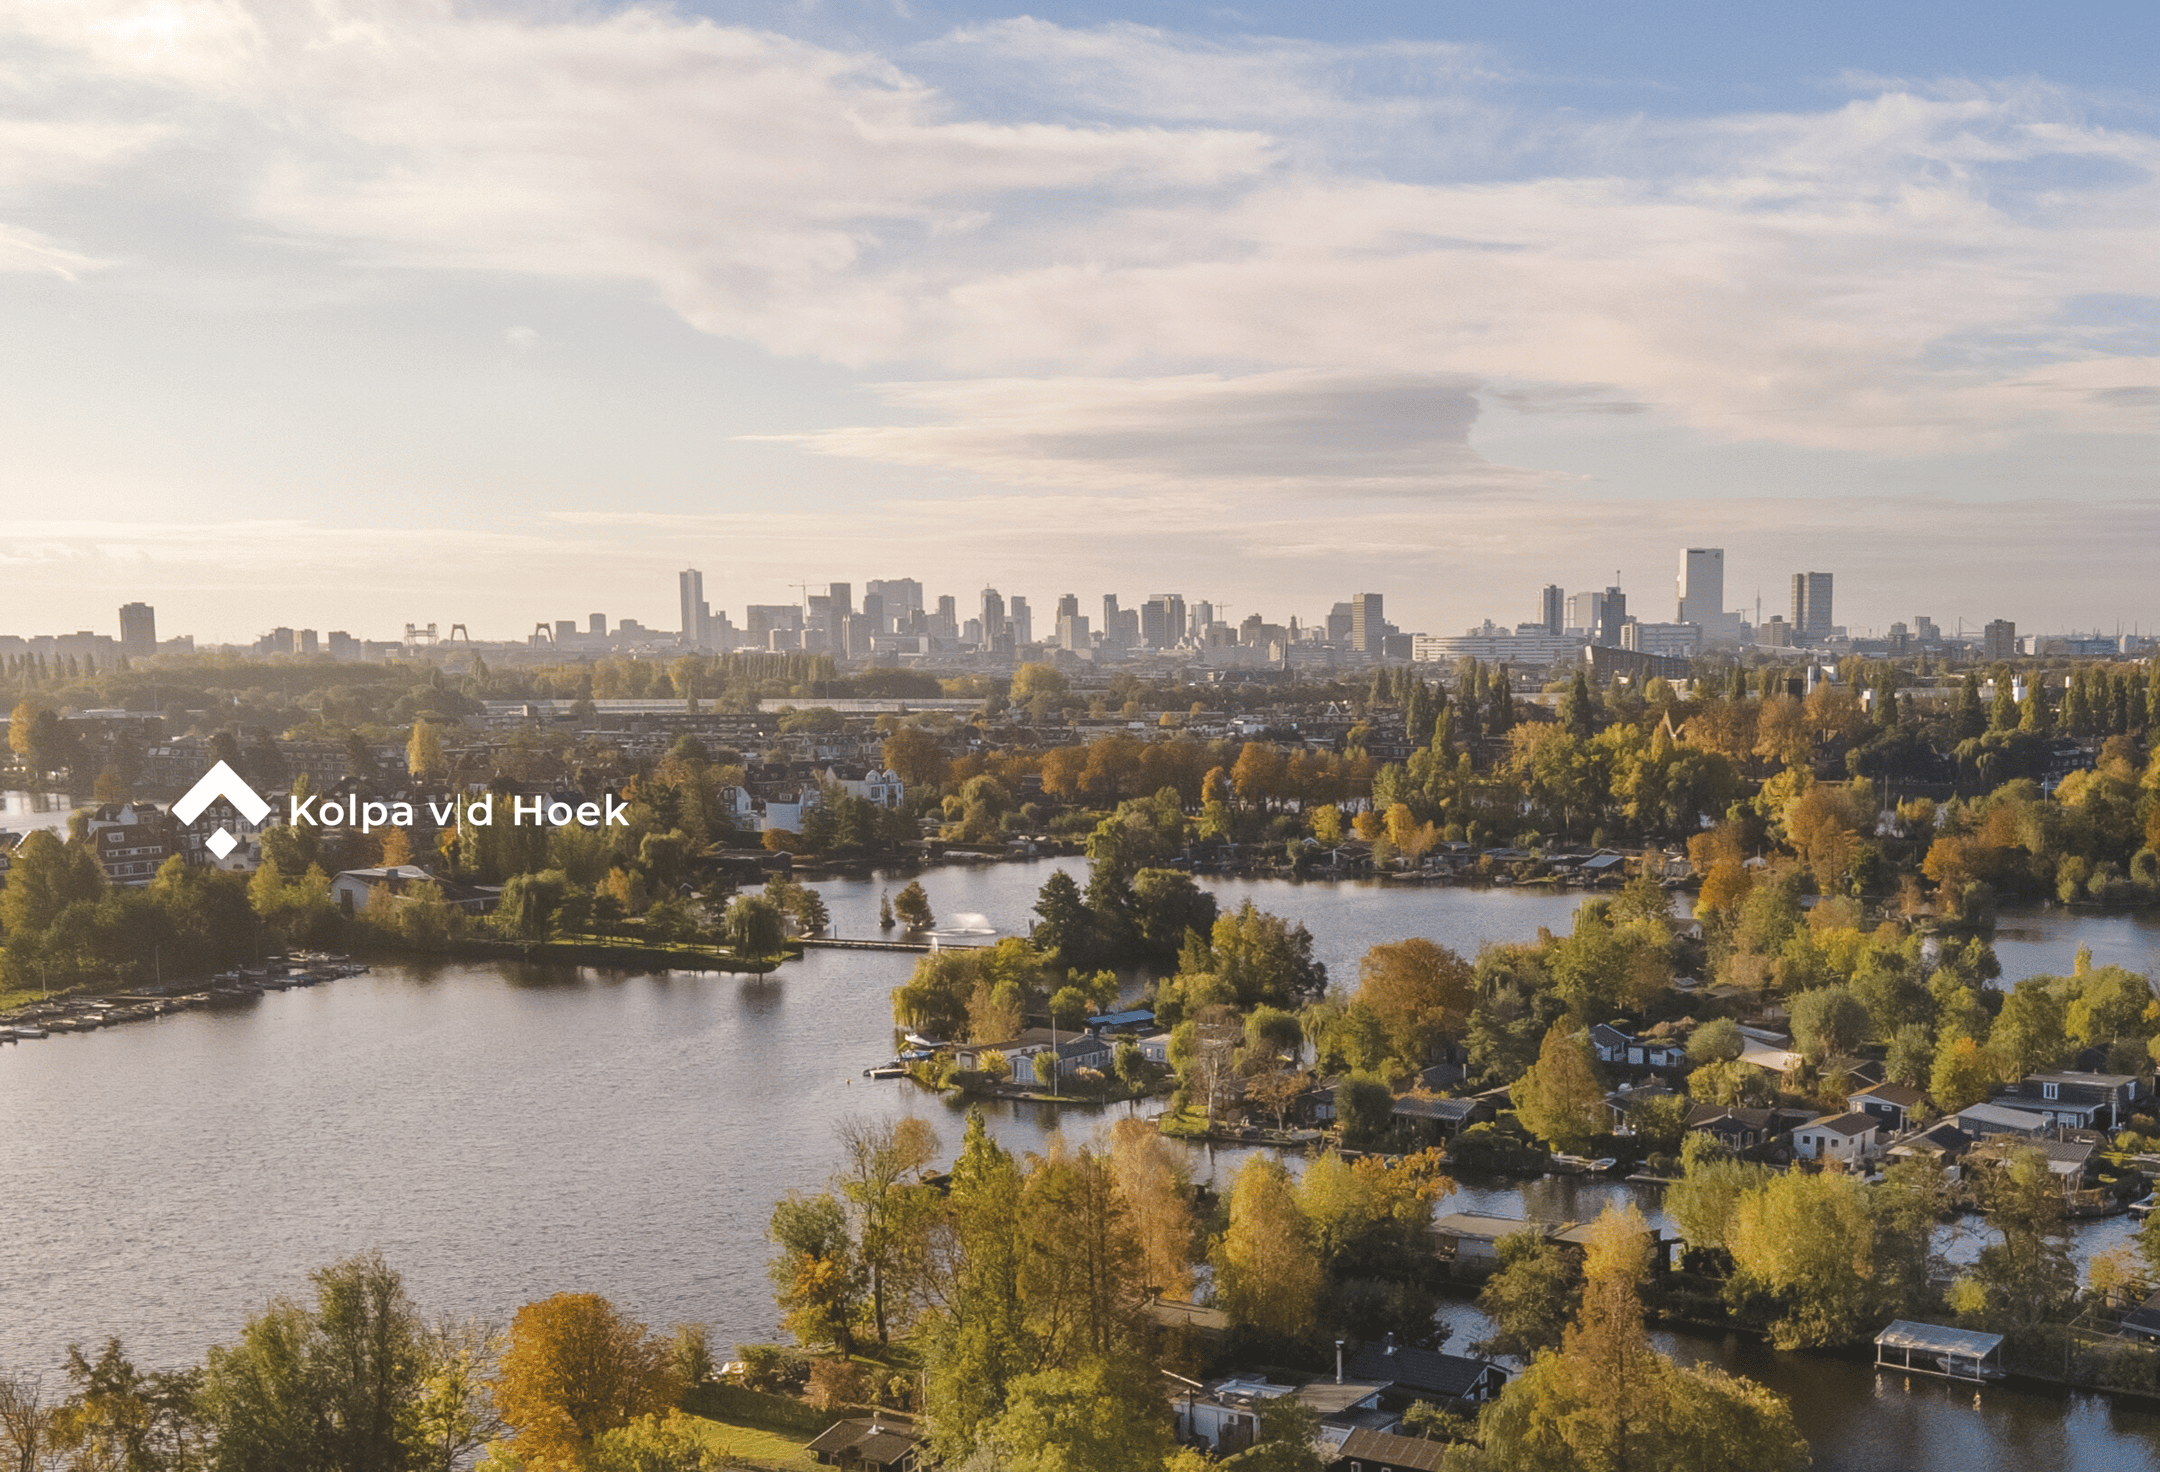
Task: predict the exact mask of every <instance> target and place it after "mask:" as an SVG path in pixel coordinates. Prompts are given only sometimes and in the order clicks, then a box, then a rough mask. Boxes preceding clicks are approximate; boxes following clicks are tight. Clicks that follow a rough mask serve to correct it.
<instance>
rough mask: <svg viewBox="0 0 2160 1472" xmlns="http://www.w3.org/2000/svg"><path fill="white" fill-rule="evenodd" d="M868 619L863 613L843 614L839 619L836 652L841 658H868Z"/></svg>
mask: <svg viewBox="0 0 2160 1472" xmlns="http://www.w3.org/2000/svg"><path fill="white" fill-rule="evenodd" d="M872 632H873V631H872V629H871V627H870V619H869V617H868V616H867V615H865V614H860V613H850V614H843V615H842V616H841V619H840V645H839V649H838V653H839V654H840V656H841V658H843V659H868V658H869V657H870V653H871V650H872V648H873V647H874V646H873V645H872V644H871V643H870V636H871V633H872Z"/></svg>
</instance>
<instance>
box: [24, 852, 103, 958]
mask: <svg viewBox="0 0 2160 1472" xmlns="http://www.w3.org/2000/svg"><path fill="white" fill-rule="evenodd" d="M10 858H11V860H12V862H11V864H10V866H9V869H8V882H7V887H6V888H5V889H0V930H5V931H6V932H7V933H8V934H9V935H10V936H18V935H21V936H32V935H39V934H42V933H43V932H44V931H46V930H48V929H50V928H51V926H52V925H53V923H54V922H55V921H56V920H58V919H59V918H60V914H61V912H62V911H63V910H65V909H67V907H68V906H70V905H73V904H78V903H83V902H89V903H95V902H96V901H97V899H98V896H99V895H101V894H103V893H104V890H105V871H104V870H103V869H102V868H100V867H99V866H98V861H97V855H96V854H94V853H92V852H91V851H90V849H89V848H88V847H86V846H84V845H82V844H75V843H68V842H65V841H64V840H62V839H61V838H60V836H59V835H58V834H55V833H53V832H51V831H50V830H49V829H44V828H39V829H34V830H33V831H31V832H30V833H29V834H27V835H26V836H25V837H24V838H23V841H22V842H21V843H20V844H17V845H16V847H15V852H14V853H13V854H12V855H11V856H10Z"/></svg>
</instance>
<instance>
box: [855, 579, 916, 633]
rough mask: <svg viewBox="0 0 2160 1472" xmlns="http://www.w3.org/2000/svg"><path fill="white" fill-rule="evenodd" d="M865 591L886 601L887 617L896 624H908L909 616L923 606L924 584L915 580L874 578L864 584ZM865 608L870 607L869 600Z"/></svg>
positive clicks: (865, 601) (865, 600) (866, 600)
mask: <svg viewBox="0 0 2160 1472" xmlns="http://www.w3.org/2000/svg"><path fill="white" fill-rule="evenodd" d="M863 591H864V592H866V593H875V594H877V596H878V597H880V598H882V599H884V600H885V616H886V617H887V618H889V619H891V620H892V621H893V622H894V623H895V624H902V623H906V622H907V616H908V615H909V614H911V613H913V612H914V611H915V610H916V609H918V608H921V607H922V606H923V601H922V584H921V583H919V582H917V581H915V579H913V578H872V579H871V580H870V581H869V582H867V583H865V584H863ZM863 606H864V607H865V608H868V607H869V606H870V600H869V599H868V598H865V599H864V600H863Z"/></svg>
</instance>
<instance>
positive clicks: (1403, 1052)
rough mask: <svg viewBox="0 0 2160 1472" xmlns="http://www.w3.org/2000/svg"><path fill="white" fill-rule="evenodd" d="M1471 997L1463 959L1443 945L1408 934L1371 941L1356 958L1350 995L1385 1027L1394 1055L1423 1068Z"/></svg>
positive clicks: (1462, 1018) (1471, 980) (1455, 1027)
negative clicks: (1400, 938) (1388, 940)
mask: <svg viewBox="0 0 2160 1472" xmlns="http://www.w3.org/2000/svg"><path fill="white" fill-rule="evenodd" d="M1476 999H1477V984H1476V974H1475V972H1474V971H1473V969H1472V968H1471V965H1470V963H1469V962H1467V961H1465V960H1464V959H1463V958H1462V957H1460V956H1458V955H1456V954H1455V952H1453V951H1451V950H1449V949H1448V948H1447V947H1445V946H1441V945H1435V944H1434V943H1433V942H1432V941H1429V940H1424V939H1419V938H1413V939H1410V940H1403V941H1395V942H1393V943H1388V944H1381V945H1376V946H1374V947H1373V948H1372V949H1370V950H1368V951H1367V952H1366V953H1365V957H1364V959H1363V960H1361V961H1360V962H1359V963H1358V989H1357V995H1356V1000H1357V1001H1359V1002H1362V1003H1364V1004H1365V1005H1366V1006H1367V1007H1369V1008H1371V1009H1372V1011H1373V1014H1374V1015H1375V1016H1377V1017H1378V1018H1379V1019H1380V1024H1381V1026H1383V1027H1385V1028H1386V1029H1387V1034H1388V1041H1389V1043H1390V1045H1391V1046H1392V1047H1393V1049H1394V1052H1395V1056H1396V1057H1397V1058H1400V1059H1401V1060H1402V1061H1403V1062H1405V1063H1407V1064H1409V1065H1410V1066H1411V1067H1413V1068H1419V1067H1423V1066H1424V1064H1425V1063H1426V1062H1428V1061H1429V1060H1430V1058H1431V1056H1432V1050H1433V1047H1434V1045H1435V1044H1437V1043H1438V1042H1439V1041H1440V1040H1441V1039H1442V1038H1443V1037H1446V1036H1448V1035H1451V1034H1454V1033H1458V1032H1460V1031H1461V1030H1462V1029H1463V1027H1464V1026H1466V1025H1467V1024H1468V1022H1469V1020H1470V1008H1471V1005H1472V1003H1473V1002H1475V1001H1476Z"/></svg>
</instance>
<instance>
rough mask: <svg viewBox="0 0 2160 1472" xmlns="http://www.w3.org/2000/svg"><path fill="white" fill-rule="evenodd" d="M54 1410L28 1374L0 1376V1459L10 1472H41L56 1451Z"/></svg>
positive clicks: (49, 1462)
mask: <svg viewBox="0 0 2160 1472" xmlns="http://www.w3.org/2000/svg"><path fill="white" fill-rule="evenodd" d="M58 1449H59V1448H58V1443H57V1442H56V1441H55V1439H54V1432H53V1408H52V1407H51V1406H48V1405H46V1404H45V1397H44V1392H43V1390H42V1389H41V1388H40V1386H39V1385H38V1382H37V1381H36V1380H35V1379H33V1378H31V1377H30V1376H28V1375H13V1374H0V1459H4V1460H5V1461H6V1463H7V1464H8V1465H9V1466H10V1467H11V1468H12V1469H13V1472H42V1469H44V1468H46V1467H48V1466H50V1465H52V1463H51V1458H52V1457H53V1456H54V1454H56V1453H57V1451H58Z"/></svg>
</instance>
